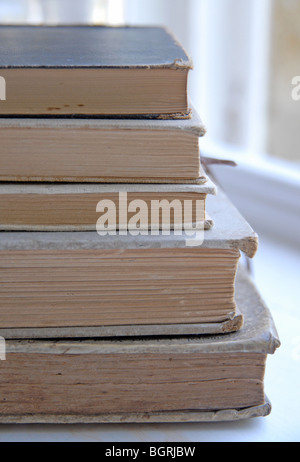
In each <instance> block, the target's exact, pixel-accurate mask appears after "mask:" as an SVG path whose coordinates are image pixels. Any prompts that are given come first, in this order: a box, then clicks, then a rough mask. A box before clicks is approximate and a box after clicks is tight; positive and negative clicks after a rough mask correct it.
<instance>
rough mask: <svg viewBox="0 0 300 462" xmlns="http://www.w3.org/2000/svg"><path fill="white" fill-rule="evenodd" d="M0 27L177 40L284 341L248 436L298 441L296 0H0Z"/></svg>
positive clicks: (299, 18) (299, 19) (299, 48)
mask: <svg viewBox="0 0 300 462" xmlns="http://www.w3.org/2000/svg"><path fill="white" fill-rule="evenodd" d="M0 24H33V25H38V24H51V25H54V24H105V25H123V24H129V25H140V24H144V25H163V26H166V27H167V28H168V29H169V30H170V31H171V32H172V33H173V34H174V35H175V36H176V37H177V39H178V40H179V41H180V42H181V43H182V44H183V46H184V48H185V49H186V51H187V52H188V54H189V55H190V56H191V57H192V59H193V62H194V70H193V71H192V72H191V74H190V80H189V94H190V98H191V101H192V102H193V104H194V106H195V107H196V108H197V109H198V111H199V113H200V115H201V117H202V119H203V121H204V123H205V124H206V126H207V130H208V132H207V136H206V137H205V138H204V139H202V140H201V155H203V156H204V155H205V156H209V157H216V158H219V159H231V160H234V161H236V163H237V164H238V167H236V168H232V167H224V166H215V167H213V172H212V173H213V175H214V177H215V178H216V180H217V181H218V183H220V184H221V186H222V187H223V188H224V189H225V191H226V192H227V194H228V195H229V196H230V197H231V199H232V201H233V202H234V203H235V204H236V205H237V207H238V208H239V210H240V211H241V212H242V213H243V215H244V216H245V217H246V218H247V220H248V221H249V222H250V224H251V225H252V227H253V228H254V229H255V231H256V232H257V233H258V234H259V236H260V249H259V252H258V254H257V256H256V257H255V259H254V260H253V263H252V271H253V276H254V278H255V281H256V283H257V285H258V287H259V289H260V291H261V293H262V295H263V297H264V299H265V300H266V301H267V303H268V305H269V307H270V309H271V310H272V313H273V316H274V317H275V321H276V324H277V326H278V327H279V334H280V336H281V339H282V341H283V344H284V346H283V348H282V349H281V350H280V351H279V353H277V356H276V358H275V359H274V362H273V364H274V367H273V369H272V368H271V369H269V373H268V376H267V379H266V380H267V386H268V387H269V389H270V390H271V391H270V393H272V395H271V396H270V398H271V399H273V400H274V401H275V403H276V405H277V406H278V408H277V409H275V412H274V413H273V417H272V419H273V420H272V423H273V426H272V425H271V429H270V427H260V433H259V434H258V433H257V434H256V438H257V441H258V440H260V438H264V437H265V438H267V437H268V438H270V440H272V438H274V439H275V440H276V437H277V441H280V440H281V439H282V438H283V439H284V438H285V439H286V440H289V439H291V437H293V438H295V437H298V438H299V439H300V424H299V417H297V416H299V415H300V402H299V392H298V390H299V386H300V374H299V371H300V368H299V366H300V336H299V331H300V316H299V308H300V307H299V300H300V289H299V282H300V0H0ZM0 155H1V154H0ZM279 368H280V373H278V370H279ZM282 390H285V393H286V394H287V396H286V397H284V393H283V391H282ZM276 410H277V413H276ZM276 419H277V420H276ZM284 421H286V425H287V427H286V428H287V429H286V433H284V431H283V433H282V431H281V432H280V429H282V422H284ZM287 421H288V423H287ZM235 430H236V431H237V428H235ZM252 430H253V428H252ZM241 431H242V430H241ZM270 431H271V433H270ZM276 431H277V433H276ZM224 435H226V433H224ZM236 435H238V433H236ZM241 435H244V433H241ZM248 435H251V432H250V433H248ZM276 435H277V436H276ZM197 438H200V436H199V435H198V436H197ZM208 439H209V438H208ZM225 439H226V438H225ZM299 439H298V440H299Z"/></svg>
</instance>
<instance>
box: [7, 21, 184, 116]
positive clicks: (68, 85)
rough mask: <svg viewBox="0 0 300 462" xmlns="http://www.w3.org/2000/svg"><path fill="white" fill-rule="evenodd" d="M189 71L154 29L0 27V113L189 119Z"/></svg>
mask: <svg viewBox="0 0 300 462" xmlns="http://www.w3.org/2000/svg"><path fill="white" fill-rule="evenodd" d="M191 68H192V63H191V60H190V58H189V57H188V56H187V54H186V53H185V51H184V50H183V49H182V47H181V46H180V45H179V44H178V43H177V42H176V41H175V39H174V38H173V37H172V36H171V35H170V34H169V33H168V32H167V31H166V30H165V29H163V28H159V27H90V26H55V27H51V26H50V27H49V26H44V27H39V26H38V27H37V26H16V27H14V26H2V27H1V28H0V75H1V77H3V79H4V81H5V82H6V92H7V95H6V96H7V97H6V100H5V101H2V102H1V105H0V116H1V115H2V116H3V115H9V116H52V117H53V116H55V117H57V116H70V115H72V116H73V117H74V116H78V117H82V116H86V117H113V116H118V117H135V116H136V117H139V116H141V117H160V118H186V117H189V112H190V111H189V104H188V97H187V80H188V73H189V70H190V69H191ZM3 79H2V81H3ZM1 99H2V100H4V98H1Z"/></svg>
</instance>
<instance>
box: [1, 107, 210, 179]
mask: <svg viewBox="0 0 300 462" xmlns="http://www.w3.org/2000/svg"><path fill="white" fill-rule="evenodd" d="M1 107H2V105H1ZM192 114H193V115H192V118H191V119H188V120H146V119H132V120H131V119H117V120H116V119H80V120H78V119H40V118H38V119H24V118H22V119H18V118H4V119H1V118H0V137H1V156H0V180H1V181H47V182H49V181H50V182H96V183H99V182H100V183H101V182H112V183H120V182H125V183H128V182H129V183H131V182H135V183H140V182H150V183H173V182H177V183H180V182H182V181H187V182H196V183H203V181H204V178H203V177H202V173H201V167H200V155H199V137H201V136H203V135H204V134H205V127H204V126H203V123H202V121H201V119H200V117H199V116H198V114H197V112H196V111H195V110H194V109H193V113H192Z"/></svg>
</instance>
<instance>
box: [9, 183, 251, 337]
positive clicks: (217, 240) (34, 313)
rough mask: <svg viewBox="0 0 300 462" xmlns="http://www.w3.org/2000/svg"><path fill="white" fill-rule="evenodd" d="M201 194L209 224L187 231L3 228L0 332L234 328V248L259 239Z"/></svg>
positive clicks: (219, 201)
mask: <svg viewBox="0 0 300 462" xmlns="http://www.w3.org/2000/svg"><path fill="white" fill-rule="evenodd" d="M208 199H211V200H210V205H209V208H208V210H209V214H210V216H211V218H212V220H213V221H214V223H215V225H214V226H213V227H212V228H211V229H210V230H207V231H204V232H203V233H201V232H200V231H198V232H197V233H194V235H193V234H192V233H191V235H190V233H178V232H176V231H171V232H169V233H167V235H164V233H163V232H159V231H158V232H157V233H149V232H148V233H141V234H138V235H132V234H131V233H130V232H127V233H126V232H123V233H122V234H121V232H119V233H115V235H111V234H107V235H106V236H100V235H99V234H98V233H97V232H73V233H69V232H56V233H47V232H46V233H45V232H44V233H43V232H42V233H39V232H31V233H28V232H27V233H26V232H25V233H22V232H2V233H1V236H0V335H1V336H3V337H5V338H20V337H23V338H24V336H30V338H33V337H35V338H37V337H38V338H49V337H52V338H53V337H82V336H83V334H84V335H85V336H96V337H99V336H107V335H115V336H122V335H123V334H125V333H126V335H140V334H141V332H143V334H145V335H159V334H166V333H170V334H177V335H178V334H182V335H184V334H187V333H194V334H197V333H200V332H201V333H207V332H212V331H214V332H225V331H231V330H236V329H238V328H240V327H241V321H242V320H241V316H240V314H239V313H238V311H237V305H236V300H235V277H236V271H237V266H238V262H239V259H240V255H241V254H240V251H243V252H245V253H246V255H248V256H249V257H253V256H254V255H255V253H256V250H257V245H258V242H257V241H258V239H257V235H256V234H255V233H254V231H253V230H252V229H251V227H250V226H249V225H248V223H247V222H246V221H245V220H244V219H243V217H242V216H241V215H240V214H239V212H238V211H237V210H236V209H235V208H234V207H233V206H232V204H231V203H230V202H229V201H228V199H227V198H226V197H225V196H224V195H223V194H222V193H221V192H219V195H218V196H216V197H211V198H208ZM212 199H213V200H212ZM199 235H200V237H199ZM202 240H203V242H202Z"/></svg>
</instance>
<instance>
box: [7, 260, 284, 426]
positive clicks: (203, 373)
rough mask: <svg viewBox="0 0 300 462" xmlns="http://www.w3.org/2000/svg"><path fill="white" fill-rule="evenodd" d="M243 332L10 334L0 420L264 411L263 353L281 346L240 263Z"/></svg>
mask: <svg viewBox="0 0 300 462" xmlns="http://www.w3.org/2000/svg"><path fill="white" fill-rule="evenodd" d="M236 297H237V302H238V304H239V306H240V309H241V311H242V313H243V316H244V326H243V328H242V329H240V330H239V331H238V332H234V333H230V334H226V335H217V336H193V337H188V336H187V337H177V338H176V337H169V338H168V337H156V338H155V337H151V338H150V337H148V338H147V337H143V338H137V337H135V338H123V339H122V338H115V339H98V340H92V339H89V340H87V339H84V340H83V339H77V340H66V339H64V340H60V341H58V340H8V341H7V342H6V361H1V362H0V369H1V374H0V422H2V423H104V422H110V423H115V422H147V423H149V422H203V421H230V420H239V419H246V418H251V417H258V416H267V415H269V413H270V411H271V405H270V402H269V401H268V399H267V398H266V395H265V389H264V388H265V387H264V374H265V365H266V359H267V356H268V355H269V354H273V353H274V352H275V351H276V349H277V348H278V347H279V346H280V342H279V340H278V335H277V333H276V329H275V327H274V323H273V320H272V317H271V314H270V312H269V310H268V308H267V307H266V306H265V304H264V302H263V301H262V299H261V297H260V295H259V294H258V292H257V290H256V288H255V286H254V285H253V283H252V281H251V280H250V279H249V276H248V275H247V273H246V272H245V270H242V268H240V269H239V274H238V278H237V283H236Z"/></svg>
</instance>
